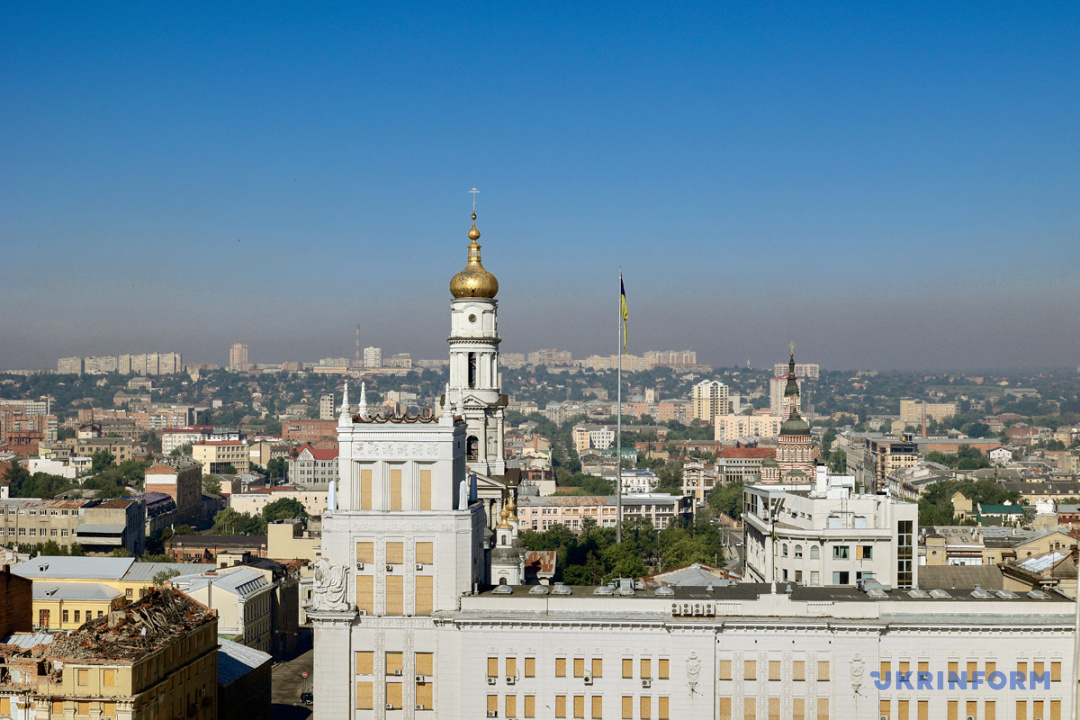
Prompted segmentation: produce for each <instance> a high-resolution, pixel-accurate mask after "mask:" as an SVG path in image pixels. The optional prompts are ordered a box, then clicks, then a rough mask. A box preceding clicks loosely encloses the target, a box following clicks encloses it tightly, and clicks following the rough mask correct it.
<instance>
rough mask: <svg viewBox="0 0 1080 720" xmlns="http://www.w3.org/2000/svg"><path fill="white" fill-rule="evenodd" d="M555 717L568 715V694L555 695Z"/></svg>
mask: <svg viewBox="0 0 1080 720" xmlns="http://www.w3.org/2000/svg"><path fill="white" fill-rule="evenodd" d="M555 717H557V718H564V717H566V696H565V695H556V696H555Z"/></svg>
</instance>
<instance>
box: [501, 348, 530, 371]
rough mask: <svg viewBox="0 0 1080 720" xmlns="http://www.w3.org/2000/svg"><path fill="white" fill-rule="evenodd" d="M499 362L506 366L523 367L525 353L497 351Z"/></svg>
mask: <svg viewBox="0 0 1080 720" xmlns="http://www.w3.org/2000/svg"><path fill="white" fill-rule="evenodd" d="M499 364H500V365H502V366H503V367H507V368H521V367H524V366H525V353H507V352H504V353H499Z"/></svg>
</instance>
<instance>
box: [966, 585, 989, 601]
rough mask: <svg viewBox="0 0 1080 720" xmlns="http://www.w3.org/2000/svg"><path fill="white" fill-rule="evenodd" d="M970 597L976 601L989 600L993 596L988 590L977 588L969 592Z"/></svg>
mask: <svg viewBox="0 0 1080 720" xmlns="http://www.w3.org/2000/svg"><path fill="white" fill-rule="evenodd" d="M971 597H973V598H975V599H976V600H989V599H990V598H992V597H994V596H993V595H991V594H990V592H989V591H988V590H983V589H982V588H980V587H977V588H975V589H974V590H972V591H971Z"/></svg>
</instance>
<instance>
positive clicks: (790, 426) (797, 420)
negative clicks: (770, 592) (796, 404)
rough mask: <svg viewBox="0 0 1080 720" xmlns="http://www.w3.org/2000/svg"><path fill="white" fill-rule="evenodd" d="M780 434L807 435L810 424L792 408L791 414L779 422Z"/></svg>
mask: <svg viewBox="0 0 1080 720" xmlns="http://www.w3.org/2000/svg"><path fill="white" fill-rule="evenodd" d="M780 434H781V435H809V434H810V424H809V423H807V422H806V421H805V420H803V419H802V417H801V416H800V415H799V413H798V411H796V410H792V411H791V416H790V417H788V419H787V420H785V421H784V422H782V423H780Z"/></svg>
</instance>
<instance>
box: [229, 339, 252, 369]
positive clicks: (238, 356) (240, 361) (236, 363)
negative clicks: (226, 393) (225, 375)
mask: <svg viewBox="0 0 1080 720" xmlns="http://www.w3.org/2000/svg"><path fill="white" fill-rule="evenodd" d="M249 367H250V366H249V365H248V349H247V345H244V344H243V343H233V344H232V346H231V347H230V348H229V369H230V370H239V371H245V370H247V369H248V368H249Z"/></svg>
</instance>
